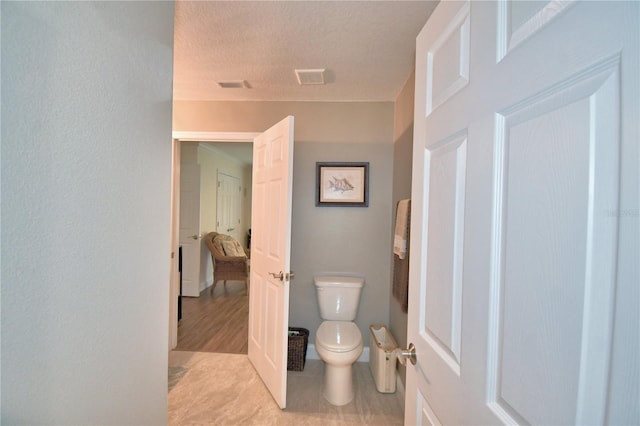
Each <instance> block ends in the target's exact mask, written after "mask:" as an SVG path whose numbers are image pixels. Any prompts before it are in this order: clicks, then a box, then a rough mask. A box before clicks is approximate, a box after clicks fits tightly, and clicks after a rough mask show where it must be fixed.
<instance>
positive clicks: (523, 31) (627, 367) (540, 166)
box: [405, 1, 640, 425]
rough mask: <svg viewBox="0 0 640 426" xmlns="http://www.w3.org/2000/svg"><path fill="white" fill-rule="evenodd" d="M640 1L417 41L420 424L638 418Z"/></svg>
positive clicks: (412, 327)
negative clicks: (639, 82) (639, 79)
mask: <svg viewBox="0 0 640 426" xmlns="http://www.w3.org/2000/svg"><path fill="white" fill-rule="evenodd" d="M639 16H640V3H638V2H572V1H550V2H543V1H535V2H522V1H513V2H512V1H492V2H488V1H487V2H449V1H447V2H441V3H440V4H439V5H438V7H437V8H436V10H435V12H434V13H433V15H432V16H431V17H430V19H429V21H428V22H427V24H426V26H425V28H424V29H423V30H422V32H421V33H420V35H419V37H418V40H417V57H416V97H415V99H416V109H415V121H414V126H415V127H414V154H413V156H414V159H413V186H412V221H411V235H412V238H411V256H412V257H411V266H410V289H409V314H408V315H409V324H408V341H409V342H412V343H414V344H415V346H416V358H417V363H416V364H415V365H410V364H409V365H408V367H407V385H406V404H405V408H406V412H405V424H407V425H422V424H448V425H453V424H456V425H462V424H473V425H478V424H537V425H566V424H639V423H640V413H639V410H640V409H639V405H640V404H639V403H638V401H639V393H638V387H639V383H640V380H639V379H640V376H639V375H640V369H639V364H638V363H639V360H640V353H639V349H638V347H639V343H638V339H639V335H640V330H639V323H640V320H639V316H638V306H639V300H640V299H639V297H640V296H639V290H638V288H639V286H640V284H639V283H640V277H639V272H638V271H639V269H638V263H639V262H638V253H639V252H640V248H639V236H640V232H639V222H640V220H639V216H640V215H639V212H638V194H639V192H640V191H639V183H638V182H639V174H638V159H639V149H638V144H639V143H638V139H639V136H640V135H639V131H638V118H639V108H638V104H639V101H640V92H639V84H638V78H639V72H640V69H639V65H638V63H639V57H638V55H639V53H638V52H639V49H640V46H639V40H640V37H639V34H640V33H639V27H640V22H639Z"/></svg>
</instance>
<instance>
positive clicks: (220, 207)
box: [216, 172, 242, 241]
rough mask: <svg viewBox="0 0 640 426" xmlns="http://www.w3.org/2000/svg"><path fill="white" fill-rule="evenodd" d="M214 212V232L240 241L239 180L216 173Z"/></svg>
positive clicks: (240, 198) (240, 187)
mask: <svg viewBox="0 0 640 426" xmlns="http://www.w3.org/2000/svg"><path fill="white" fill-rule="evenodd" d="M216 210H217V218H216V232H218V233H219V234H227V235H231V236H232V237H233V238H235V239H236V240H238V241H242V232H241V231H242V230H241V229H240V224H241V220H242V217H241V216H242V186H241V185H240V179H239V178H237V177H235V176H231V175H228V174H226V173H222V172H218V185H217V195H216Z"/></svg>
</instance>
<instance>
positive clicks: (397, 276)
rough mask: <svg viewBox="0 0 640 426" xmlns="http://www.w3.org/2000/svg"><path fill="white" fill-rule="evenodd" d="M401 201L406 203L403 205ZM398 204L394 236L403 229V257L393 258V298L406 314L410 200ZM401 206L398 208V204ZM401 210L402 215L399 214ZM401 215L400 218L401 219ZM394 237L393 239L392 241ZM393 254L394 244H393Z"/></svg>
mask: <svg viewBox="0 0 640 426" xmlns="http://www.w3.org/2000/svg"><path fill="white" fill-rule="evenodd" d="M403 201H406V203H404V202H403ZM403 201H400V203H398V208H397V214H396V234H397V233H398V229H404V230H405V234H404V238H403V240H404V254H403V257H400V256H399V255H398V256H395V255H394V256H393V286H392V287H393V297H394V298H395V299H396V300H397V301H398V302H399V303H400V308H401V309H402V312H407V310H408V307H409V256H410V254H409V243H410V241H411V235H410V232H409V229H410V226H411V215H410V213H409V212H410V211H411V200H403ZM401 203H402V204H403V206H402V207H400V204H401ZM401 210H402V213H401ZM401 214H402V217H401ZM399 222H404V225H403V224H401V225H400V228H398V223H399ZM395 239H396V237H394V240H395ZM393 251H394V253H395V252H396V251H395V244H394V250H393Z"/></svg>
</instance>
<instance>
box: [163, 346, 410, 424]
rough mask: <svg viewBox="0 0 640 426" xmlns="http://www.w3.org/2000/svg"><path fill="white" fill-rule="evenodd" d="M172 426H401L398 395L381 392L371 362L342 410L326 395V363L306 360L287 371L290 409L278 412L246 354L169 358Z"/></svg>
mask: <svg viewBox="0 0 640 426" xmlns="http://www.w3.org/2000/svg"><path fill="white" fill-rule="evenodd" d="M169 371H170V373H171V372H173V373H174V374H175V373H176V372H178V373H179V374H178V375H179V377H174V378H173V380H171V379H170V383H171V385H172V387H171V389H170V391H169V424H170V425H180V426H182V425H285V426H286V425H296V426H297V425H310V426H311V425H322V426H332V425H336V426H337V425H402V424H403V421H404V420H403V418H404V402H403V400H402V398H401V396H400V393H399V392H396V393H393V394H382V393H379V392H378V391H377V390H376V387H375V382H374V381H373V377H372V375H371V372H370V370H369V365H368V364H367V363H356V364H355V365H354V389H355V398H354V400H353V401H352V402H351V403H349V404H347V405H345V406H342V407H335V406H332V405H331V404H329V403H328V402H327V401H326V400H325V399H324V397H323V396H322V386H323V380H324V363H323V362H322V361H319V360H311V359H308V360H307V362H306V365H305V369H304V371H301V372H297V371H289V372H288V377H287V381H288V388H287V396H288V400H287V408H286V409H284V410H280V408H279V407H278V406H277V404H276V403H275V402H274V400H273V399H272V398H271V395H270V394H269V391H268V390H267V388H266V387H265V386H264V384H263V383H262V381H261V380H260V378H259V377H258V374H257V373H256V372H255V370H254V369H253V366H252V365H251V363H250V361H249V359H248V358H247V356H246V355H240V354H222V353H203V352H180V351H173V352H171V353H170V354H169Z"/></svg>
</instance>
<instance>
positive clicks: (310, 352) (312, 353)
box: [307, 343, 369, 362]
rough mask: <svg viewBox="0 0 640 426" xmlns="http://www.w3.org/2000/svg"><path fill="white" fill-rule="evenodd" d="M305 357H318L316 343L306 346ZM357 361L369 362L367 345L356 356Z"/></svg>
mask: <svg viewBox="0 0 640 426" xmlns="http://www.w3.org/2000/svg"><path fill="white" fill-rule="evenodd" d="M307 359H320V357H319V356H318V352H316V345H314V344H313V343H310V344H309V345H308V346H307ZM358 362H369V346H365V347H364V349H363V350H362V355H360V358H358Z"/></svg>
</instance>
